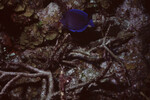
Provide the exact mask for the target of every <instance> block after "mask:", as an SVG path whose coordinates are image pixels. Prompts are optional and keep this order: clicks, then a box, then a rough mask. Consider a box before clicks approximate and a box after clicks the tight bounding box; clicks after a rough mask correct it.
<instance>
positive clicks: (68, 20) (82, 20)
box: [60, 9, 94, 32]
mask: <svg viewBox="0 0 150 100" xmlns="http://www.w3.org/2000/svg"><path fill="white" fill-rule="evenodd" d="M60 22H61V23H62V24H63V26H64V27H65V28H67V29H69V30H70V31H72V32H83V31H84V30H85V29H86V28H87V26H88V25H91V26H92V27H94V24H93V20H92V19H91V18H89V16H88V14H87V13H85V12H84V11H81V10H78V9H70V10H69V11H67V12H66V13H65V14H64V15H63V17H62V19H61V20H60Z"/></svg>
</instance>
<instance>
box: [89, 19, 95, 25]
mask: <svg viewBox="0 0 150 100" xmlns="http://www.w3.org/2000/svg"><path fill="white" fill-rule="evenodd" d="M89 25H91V26H92V27H95V25H94V23H93V20H92V19H91V20H90V21H89Z"/></svg>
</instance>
